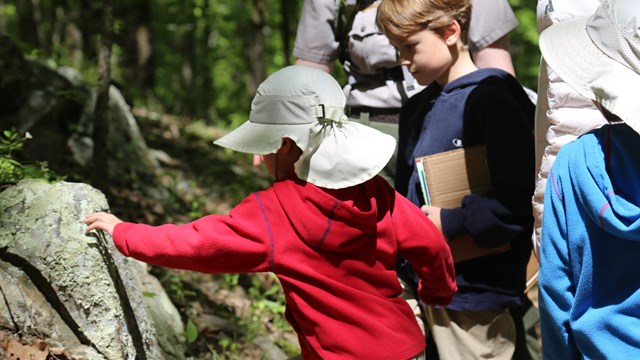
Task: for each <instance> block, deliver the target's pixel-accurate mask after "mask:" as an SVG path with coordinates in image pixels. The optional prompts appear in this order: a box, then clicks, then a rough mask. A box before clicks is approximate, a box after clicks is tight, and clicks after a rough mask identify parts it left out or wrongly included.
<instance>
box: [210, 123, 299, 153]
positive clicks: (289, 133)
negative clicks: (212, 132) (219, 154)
mask: <svg viewBox="0 0 640 360" xmlns="http://www.w3.org/2000/svg"><path fill="white" fill-rule="evenodd" d="M309 126H310V124H296V125H281V124H278V125H274V124H258V123H253V122H251V121H249V120H247V121H245V122H244V123H243V124H242V125H240V126H238V127H237V128H236V129H234V130H233V131H231V132H230V133H228V134H227V135H225V136H223V137H221V138H220V139H218V140H216V141H214V142H213V143H214V144H216V145H219V146H222V147H226V148H228V149H231V150H234V151H238V152H242V153H247V154H255V155H266V154H272V153H275V152H276V151H278V149H280V146H282V138H285V137H288V138H290V139H292V140H293V141H295V142H296V144H299V141H300V139H304V138H305V137H308V136H309Z"/></svg>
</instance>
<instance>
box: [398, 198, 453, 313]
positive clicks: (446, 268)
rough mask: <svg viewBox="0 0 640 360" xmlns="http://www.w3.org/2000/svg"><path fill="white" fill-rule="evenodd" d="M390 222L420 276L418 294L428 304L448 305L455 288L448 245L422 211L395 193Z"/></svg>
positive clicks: (401, 252)
mask: <svg viewBox="0 0 640 360" xmlns="http://www.w3.org/2000/svg"><path fill="white" fill-rule="evenodd" d="M393 224H394V229H395V233H396V238H397V241H398V252H399V254H400V255H402V256H403V257H404V258H405V259H407V260H408V261H409V263H411V265H412V267H413V269H414V270H415V272H416V274H417V275H418V277H419V278H420V281H419V283H418V294H419V296H420V298H421V299H422V300H423V301H424V302H425V303H427V304H429V305H441V306H444V305H448V304H449V303H450V302H451V300H452V299H453V295H454V294H455V292H456V291H457V289H458V288H457V286H456V282H455V270H454V266H453V258H452V257H451V251H450V250H449V245H448V244H447V243H446V241H445V240H444V237H443V236H442V233H440V231H438V229H436V227H435V226H434V225H433V224H432V223H431V221H430V220H429V219H428V218H427V216H426V215H425V214H423V213H422V212H421V211H420V209H418V207H416V206H415V205H414V204H412V203H411V202H410V201H409V200H407V199H406V198H405V197H403V196H402V195H400V194H398V193H396V202H395V206H394V212H393Z"/></svg>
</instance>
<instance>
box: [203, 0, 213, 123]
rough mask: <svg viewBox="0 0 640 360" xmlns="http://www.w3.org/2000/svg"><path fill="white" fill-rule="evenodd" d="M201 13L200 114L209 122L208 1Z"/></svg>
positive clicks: (209, 29)
mask: <svg viewBox="0 0 640 360" xmlns="http://www.w3.org/2000/svg"><path fill="white" fill-rule="evenodd" d="M202 13H203V14H204V29H202V37H203V39H204V40H203V43H204V46H203V47H202V56H201V58H202V59H204V61H203V62H201V63H203V64H202V65H201V68H202V86H201V94H202V95H201V96H200V99H202V100H201V102H200V112H201V113H202V116H203V117H204V118H205V120H207V122H208V121H210V120H211V115H210V112H209V108H210V107H211V103H212V89H213V78H212V75H211V73H212V72H213V70H212V68H213V66H212V65H211V64H213V60H212V59H213V58H212V56H211V55H212V54H211V50H210V49H211V43H210V41H211V37H212V36H213V34H212V33H211V21H209V20H210V19H209V0H205V2H204V5H203V8H202Z"/></svg>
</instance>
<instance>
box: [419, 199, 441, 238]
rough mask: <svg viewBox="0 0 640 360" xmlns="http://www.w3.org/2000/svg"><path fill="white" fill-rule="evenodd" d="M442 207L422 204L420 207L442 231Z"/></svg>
mask: <svg viewBox="0 0 640 360" xmlns="http://www.w3.org/2000/svg"><path fill="white" fill-rule="evenodd" d="M440 209H441V208H439V207H435V206H427V205H422V207H421V208H420V210H422V212H423V213H425V214H426V215H427V216H428V217H429V220H431V222H432V223H433V225H435V226H436V227H437V228H438V230H439V231H440V232H442V222H441V221H440Z"/></svg>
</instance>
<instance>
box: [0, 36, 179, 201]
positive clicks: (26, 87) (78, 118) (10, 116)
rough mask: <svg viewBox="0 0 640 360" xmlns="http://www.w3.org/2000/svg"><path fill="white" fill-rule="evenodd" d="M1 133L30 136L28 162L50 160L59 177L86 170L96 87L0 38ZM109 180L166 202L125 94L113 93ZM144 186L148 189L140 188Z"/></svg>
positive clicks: (24, 154)
mask: <svg viewBox="0 0 640 360" xmlns="http://www.w3.org/2000/svg"><path fill="white" fill-rule="evenodd" d="M0 74H2V76H0V99H2V106H0V130H5V129H15V130H16V131H17V132H18V133H20V134H21V135H24V134H25V133H26V132H29V133H30V134H31V138H32V139H31V140H29V141H28V142H26V143H25V148H24V151H22V152H21V155H22V157H23V159H21V160H24V161H45V162H47V163H48V165H49V167H50V168H51V169H53V170H54V171H57V172H58V173H63V174H70V173H71V174H74V173H79V174H83V173H84V175H85V178H89V176H88V175H87V171H89V170H90V168H89V165H90V161H91V158H92V155H93V140H92V137H93V118H94V116H93V112H94V109H95V103H96V98H97V89H96V88H95V87H93V86H90V85H89V84H88V83H87V81H85V79H83V78H82V75H81V74H80V73H79V72H78V71H77V70H75V69H73V68H70V67H60V68H54V67H52V66H50V65H49V64H48V63H47V62H45V61H42V60H38V59H29V58H27V57H25V56H24V55H23V54H22V52H21V51H20V49H19V48H18V47H17V46H16V45H15V44H14V43H13V42H12V40H11V39H10V38H9V37H7V36H3V35H0ZM108 124H109V133H108V135H109V136H108V139H107V146H108V152H109V159H108V161H107V164H105V166H107V168H108V172H107V173H108V176H109V178H108V179H107V182H108V183H110V184H115V185H123V184H125V185H127V187H129V186H130V185H131V186H134V187H135V186H140V188H139V189H136V188H134V189H133V190H139V191H140V192H142V193H143V194H145V195H147V196H148V197H150V198H153V199H156V200H163V199H166V198H167V197H168V196H169V195H168V191H167V190H166V189H165V188H164V187H163V186H162V185H161V184H160V181H159V179H158V171H159V163H158V161H157V159H156V157H155V156H156V155H155V153H154V152H153V151H150V149H149V148H148V147H147V145H146V142H145V140H144V137H143V136H142V134H141V132H140V129H139V127H138V124H137V122H136V120H135V118H134V116H133V114H132V113H131V108H130V105H129V104H128V103H127V101H126V100H125V98H124V96H123V95H122V92H121V91H120V90H119V89H117V88H116V87H114V86H111V87H110V89H109V114H108ZM140 184H144V186H142V185H140Z"/></svg>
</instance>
